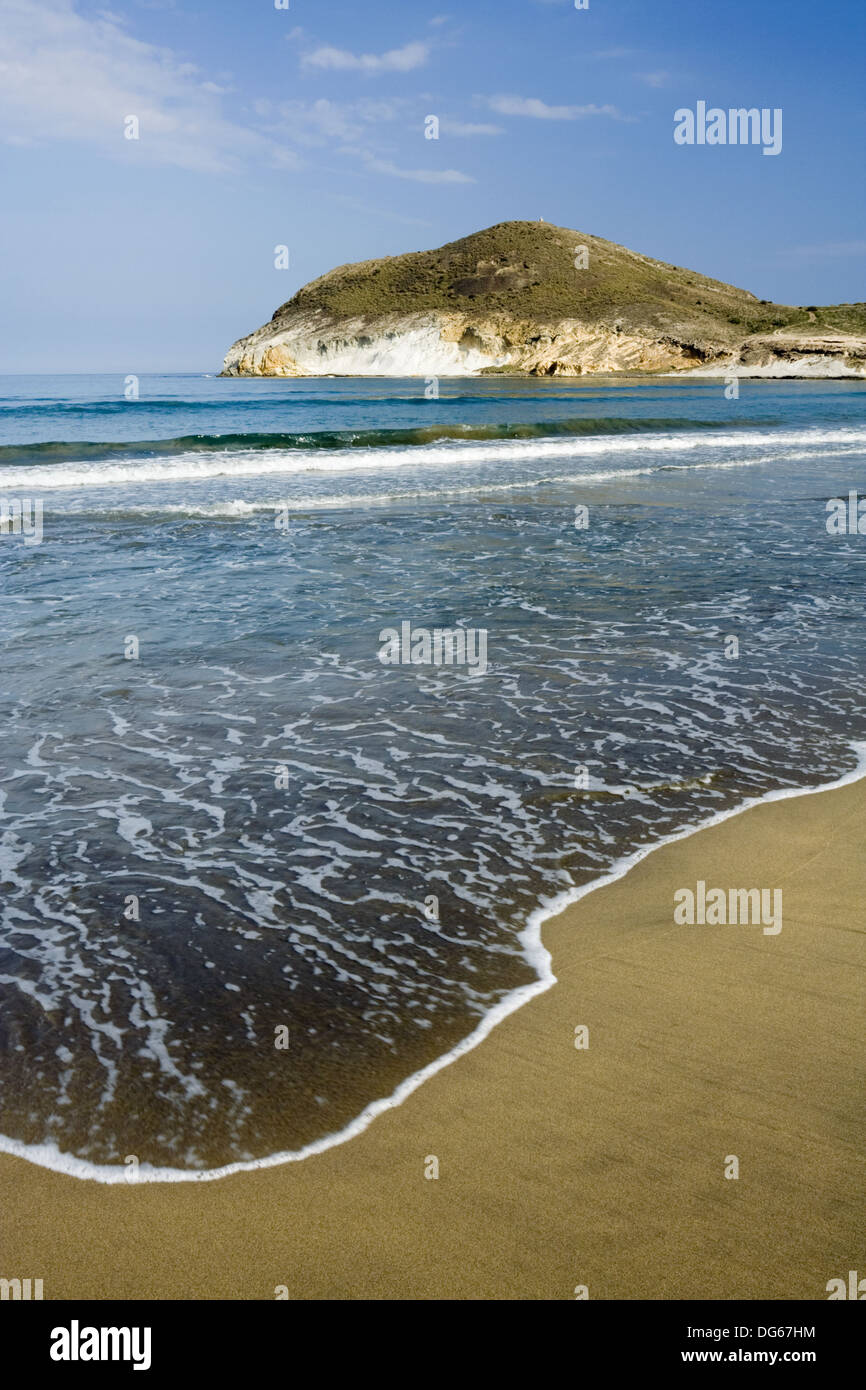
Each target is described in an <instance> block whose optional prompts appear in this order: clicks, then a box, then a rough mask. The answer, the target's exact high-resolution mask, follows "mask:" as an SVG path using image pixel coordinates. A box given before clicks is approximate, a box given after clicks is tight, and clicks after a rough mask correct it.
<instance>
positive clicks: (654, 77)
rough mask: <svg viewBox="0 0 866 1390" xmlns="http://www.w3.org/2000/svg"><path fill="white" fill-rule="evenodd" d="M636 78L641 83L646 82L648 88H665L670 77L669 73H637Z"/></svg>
mask: <svg viewBox="0 0 866 1390" xmlns="http://www.w3.org/2000/svg"><path fill="white" fill-rule="evenodd" d="M635 77H637V78H639V79H640V81H641V82H645V83H646V84H647V86H648V87H663V86H664V85H665V83H666V82H667V80H668V78H669V77H670V73H669V72H663V71H659V72H636V73H635Z"/></svg>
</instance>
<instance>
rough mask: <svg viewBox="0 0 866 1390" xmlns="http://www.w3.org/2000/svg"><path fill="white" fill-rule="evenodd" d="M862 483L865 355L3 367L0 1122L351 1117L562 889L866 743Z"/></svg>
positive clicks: (526, 967) (138, 1149)
mask: <svg viewBox="0 0 866 1390" xmlns="http://www.w3.org/2000/svg"><path fill="white" fill-rule="evenodd" d="M852 494H853V496H852ZM860 497H864V498H866V381H861V380H844V381H830V380H808V381H783V380H759V381H749V380H743V381H740V382H739V383H738V389H737V388H735V387H733V386H731V385H730V384H728V385H727V386H726V385H725V383H724V382H723V381H722V380H720V379H709V378H697V377H677V378H667V377H662V378H640V377H629V378H601V377H590V378H584V379H577V380H568V381H565V380H557V379H550V380H532V379H522V378H508V377H503V376H490V377H468V378H447V379H446V378H443V379H442V380H441V381H439V382H438V383H436V382H433V381H426V382H425V380H424V379H416V378H413V379H397V378H393V379H392V378H387V379H385V378H342V379H339V378H304V379H295V380H273V379H243V378H241V379H238V378H234V379H228V378H220V377H218V376H216V375H212V374H208V373H205V372H202V373H199V374H196V373H187V374H172V375H142V376H141V377H140V378H129V377H124V376H123V375H121V374H118V375H98V376H93V375H85V374H79V375H69V376H50V377H49V376H40V377H24V376H6V377H2V378H0V575H2V579H0V585H2V590H0V592H2V613H3V624H2V647H3V657H2V674H0V701H2V755H0V769H2V770H0V908H2V927H0V1132H2V1136H3V1137H2V1139H0V1148H2V1149H5V1150H6V1151H7V1152H12V1153H19V1154H23V1155H24V1156H25V1157H27V1158H30V1159H32V1160H33V1161H34V1162H36V1163H41V1164H43V1165H45V1166H47V1167H51V1168H57V1169H61V1170H63V1171H66V1172H70V1173H74V1174H76V1175H77V1176H79V1177H82V1178H94V1179H97V1180H100V1181H103V1182H115V1181H117V1182H120V1181H125V1180H129V1179H130V1177H131V1175H132V1176H135V1177H137V1178H146V1179H149V1180H153V1181H194V1180H201V1179H207V1178H213V1177H216V1176H219V1175H221V1174H223V1173H225V1172H231V1171H236V1170H237V1169H238V1168H244V1167H254V1166H259V1165H263V1164H272V1163H281V1162H287V1161H293V1160H299V1159H302V1158H304V1157H305V1156H307V1155H310V1154H313V1153H316V1152H319V1151H320V1150H321V1149H322V1148H326V1147H328V1146H329V1145H331V1144H335V1143H340V1142H344V1141H346V1140H349V1139H351V1137H352V1136H353V1135H354V1134H356V1133H358V1132H359V1130H360V1129H362V1128H364V1127H365V1125H366V1124H368V1123H370V1122H372V1121H374V1120H375V1116H376V1115H377V1114H378V1113H380V1112H381V1110H383V1109H386V1108H388V1107H389V1106H393V1105H395V1104H398V1103H399V1102H400V1100H401V1099H402V1098H403V1097H404V1096H405V1095H406V1094H408V1093H409V1092H410V1091H411V1090H412V1089H413V1088H414V1087H415V1086H417V1085H418V1084H421V1082H422V1081H423V1080H424V1079H425V1078H426V1077H427V1076H429V1075H431V1074H432V1073H433V1072H434V1071H436V1070H437V1069H439V1068H440V1067H442V1066H444V1065H446V1064H447V1063H449V1062H450V1061H451V1060H453V1058H454V1057H457V1056H459V1055H460V1053H461V1052H462V1051H465V1050H466V1049H467V1048H468V1047H470V1046H473V1045H475V1044H476V1043H477V1042H479V1041H480V1040H481V1039H482V1038H483V1037H484V1036H485V1034H486V1033H487V1032H489V1030H490V1028H491V1027H492V1026H494V1025H495V1024H496V1022H497V1021H498V1020H499V1019H500V1018H502V1017H503V1016H504V1015H505V1014H506V1013H508V1012H509V1011H510V1010H512V1009H513V1008H517V1007H519V1006H521V1005H522V1004H524V1003H525V1002H526V1001H527V1000H528V999H530V998H531V997H532V995H533V994H535V993H537V992H538V991H539V990H541V989H545V988H548V987H549V986H550V985H551V984H552V983H553V979H554V973H553V972H554V971H555V961H554V962H553V968H552V969H551V964H550V960H549V957H548V956H547V953H546V951H545V949H544V944H543V921H544V918H545V916H546V915H548V914H549V913H550V912H552V911H554V910H555V909H556V908H557V907H560V906H562V905H563V903H565V902H568V901H572V900H574V899H576V898H577V897H579V896H580V894H582V893H585V892H586V891H587V890H588V889H589V888H591V887H592V885H594V884H596V883H598V882H599V881H602V880H604V879H605V878H607V877H610V876H615V875H616V874H617V873H619V872H622V871H623V868H624V867H627V866H628V864H630V863H632V862H634V861H635V859H636V857H640V856H641V855H643V854H645V853H646V852H648V851H649V850H650V849H651V848H652V847H653V846H655V845H658V844H660V843H663V842H665V841H666V840H669V839H671V838H673V837H675V836H678V835H682V834H684V833H687V832H688V831H689V830H690V829H693V828H694V827H696V826H699V825H702V824H705V823H707V822H708V821H711V820H713V819H714V818H715V819H718V818H721V817H723V816H726V815H730V814H733V813H735V812H736V811H737V810H738V809H739V808H741V807H742V806H744V805H747V804H750V803H752V802H754V801H755V800H756V799H762V798H766V797H770V796H777V795H788V794H792V793H794V792H796V791H799V790H802V789H811V788H816V787H820V786H823V785H826V784H830V783H832V782H834V781H837V780H839V779H845V778H849V777H852V776H855V775H857V774H858V772H862V770H863V752H864V740H866V701H864V688H866V641H864V637H866V630H864V580H866V534H862V533H861V532H860V531H858V529H857V517H858V511H857V506H858V499H859V498H860ZM834 499H837V500H836V501H834ZM863 510H864V513H866V503H864V506H863ZM843 512H844V516H845V518H847V520H845V521H843V522H841V523H840V522H839V520H838V518H839V517H840V516H841V515H842V513H843ZM834 518H835V520H834ZM852 518H853V522H852ZM862 531H863V532H866V516H864V517H863V524H862ZM437 633H438V634H439V639H437V637H436V634H437ZM395 634H397V635H398V637H397V638H395ZM395 642H396V645H395ZM482 650H483V653H484V660H483V661H482V660H480V659H479V657H480V653H481V652H482ZM470 654H474V657H475V658H476V659H475V661H474V662H473V661H472V660H471V659H470ZM449 658H451V659H449ZM743 886H752V885H743ZM579 929H580V927H579V914H578V917H577V919H576V923H575V927H574V930H579ZM482 1045H483V1044H482Z"/></svg>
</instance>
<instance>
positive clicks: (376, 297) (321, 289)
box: [224, 222, 866, 377]
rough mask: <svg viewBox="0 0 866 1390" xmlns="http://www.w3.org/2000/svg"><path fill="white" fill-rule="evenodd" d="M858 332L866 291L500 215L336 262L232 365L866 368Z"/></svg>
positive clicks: (559, 371) (375, 372) (865, 342)
mask: <svg viewBox="0 0 866 1390" xmlns="http://www.w3.org/2000/svg"><path fill="white" fill-rule="evenodd" d="M819 316H820V317H819ZM861 331H862V332H863V333H866V305H859V304H854V305H851V304H849V305H837V306H830V307H829V308H828V309H814V308H813V309H810V310H806V309H804V308H802V307H800V308H798V307H792V306H790V305H780V304H772V303H770V301H768V300H758V299H756V298H755V296H754V295H753V294H751V293H750V292H749V291H747V290H742V289H738V288H737V287H736V286H733V285H728V284H725V283H724V282H722V281H718V280H713V279H711V278H709V277H707V276H705V275H701V274H699V273H698V272H696V271H691V270H686V269H684V268H683V267H681V266H674V265H669V264H667V263H666V262H663V261H656V260H653V259H652V258H651V257H648V256H644V255H641V254H639V253H637V252H635V251H630V250H629V249H628V248H627V247H624V246H619V245H616V244H615V243H613V242H609V241H605V240H604V239H603V238H600V237H594V236H591V235H588V234H582V233H580V232H576V231H573V230H571V229H569V228H567V227H556V226H553V225H550V224H542V223H531V222H503V223H497V224H496V226H494V227H488V228H486V229H484V230H483V231H481V232H475V233H472V234H471V235H470V236H468V237H463V238H461V239H460V240H458V241H455V242H450V243H448V245H446V246H441V247H438V248H436V249H434V250H431V251H420V252H408V253H407V254H405V255H402V256H385V257H382V258H380V259H378V260H371V261H361V262H357V263H355V264H351V265H344V266H336V267H335V268H334V269H333V270H330V271H328V272H327V273H326V274H325V275H322V276H319V277H318V278H317V279H316V280H312V281H310V283H309V284H308V285H305V286H303V287H302V288H301V289H299V290H298V291H297V292H296V293H295V295H294V296H293V297H292V298H291V299H290V300H288V301H287V302H286V303H285V304H282V305H281V306H280V307H279V308H278V309H277V311H276V313H275V314H274V316H273V318H272V319H271V321H270V322H269V323H267V324H264V325H263V327H261V328H259V329H257V330H256V331H255V332H254V333H250V334H248V335H247V336H246V337H244V338H241V339H239V341H238V342H236V343H235V344H234V345H233V347H231V348H230V350H229V352H228V354H227V355H226V358H225V366H224V371H225V373H226V374H227V375H229V376H246V375H250V376H327V375H332V376H418V377H434V376H467V375H474V374H476V373H478V372H485V371H486V372H497V371H498V372H503V373H528V374H531V375H534V376H560V377H569V376H583V375H587V374H592V373H617V372H641V373H657V372H691V371H699V372H702V373H714V374H716V373H718V374H723V373H724V372H726V371H728V370H739V371H740V372H741V374H748V373H750V372H751V373H753V374H759V375H760V374H772V375H785V374H789V375H818V374H821V375H827V376H833V375H839V376H844V375H851V374H852V373H853V374H855V375H863V374H866V337H858V336H857V334H859V333H861Z"/></svg>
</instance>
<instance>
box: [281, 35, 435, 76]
mask: <svg viewBox="0 0 866 1390" xmlns="http://www.w3.org/2000/svg"><path fill="white" fill-rule="evenodd" d="M429 55H430V45H429V43H421V42H418V41H416V42H414V43H407V44H404V46H403V47H402V48H392V49H390V50H389V52H387V53H350V52H349V51H348V49H345V48H330V47H327V46H323V47H321V48H315V49H313V51H312V53H306V54H305V55H304V58H303V62H304V65H305V66H306V67H310V68H325V69H329V70H332V71H337V72H363V73H368V74H370V75H372V76H375V75H377V74H379V73H382V72H411V71H412V70H413V68H420V67H423V66H424V64H425V63H426V62H427V59H428V57H429Z"/></svg>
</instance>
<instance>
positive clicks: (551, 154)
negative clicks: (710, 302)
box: [0, 0, 866, 373]
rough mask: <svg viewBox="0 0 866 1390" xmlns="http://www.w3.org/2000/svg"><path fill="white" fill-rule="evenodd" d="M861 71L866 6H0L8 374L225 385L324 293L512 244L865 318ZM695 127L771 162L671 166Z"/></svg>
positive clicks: (412, 2)
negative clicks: (245, 354) (578, 245)
mask: <svg viewBox="0 0 866 1390" xmlns="http://www.w3.org/2000/svg"><path fill="white" fill-rule="evenodd" d="M109 3H110V0H109ZM864 56H866V7H864V6H863V5H862V4H854V3H852V0H825V2H824V3H821V4H814V3H809V2H808V0H787V3H785V2H784V0H729V3H709V0H699V2H698V0H695V2H693V3H690V4H684V3H682V0H589V8H588V9H586V10H576V9H575V7H574V3H573V0H501V3H494V0H463V2H462V3H461V5H460V7H459V8H458V7H456V6H455V7H453V8H451V9H449V8H448V6H447V4H445V3H443V4H442V7H441V8H439V7H438V0H435V2H434V3H432V4H422V3H418V2H417V0H400V3H399V4H398V3H396V2H395V0H392V3H389V4H383V3H380V0H364V3H362V4H359V3H357V0H354V2H353V3H349V0H315V2H314V0H290V8H288V9H277V8H276V6H275V4H274V0H231V3H230V2H229V0H214V2H213V3H205V2H204V0H125V3H115V4H113V5H112V6H111V8H110V9H109V8H106V7H105V6H103V5H99V4H95V3H89V2H88V0H0V177H2V187H3V193H4V197H3V199H2V205H0V238H2V246H3V249H4V254H3V256H2V258H0V276H2V285H0V296H2V303H3V306H4V313H3V332H2V335H0V371H5V372H10V371H11V372H15V371H19V372H20V371H63V370H66V371H91V370H92V371H100V370H104V371H118V372H124V373H126V372H138V371H144V372H146V371H158V370H180V371H182V370H201V371H211V370H214V369H218V368H219V366H220V364H221V360H222V355H223V353H224V352H225V351H226V349H227V348H228V347H229V345H230V344H231V342H232V341H233V340H234V339H235V338H237V337H239V336H241V334H243V333H246V332H249V331H250V330H251V329H253V328H255V327H258V325H259V324H260V323H262V322H264V321H265V320H266V319H268V318H270V316H271V314H272V313H273V311H274V309H275V308H276V307H277V305H278V304H280V303H282V302H283V301H284V300H286V299H288V298H290V296H291V295H292V294H293V293H294V291H295V290H296V289H297V288H298V286H299V285H301V284H303V283H305V282H306V281H307V280H310V279H312V278H313V277H314V276H316V275H319V274H321V273H322V272H324V271H326V270H328V269H330V267H331V266H334V265H338V264H341V263H343V262H346V261H353V260H362V259H365V258H367V257H371V256H380V255H393V254H397V253H399V252H402V251H409V250H417V249H420V248H422V247H428V246H437V245H440V244H441V243H443V242H445V241H450V240H454V239H455V238H457V237H460V236H464V235H466V234H467V233H469V232H472V231H476V230H478V229H479V228H481V227H485V226H489V225H490V224H491V223H494V222H501V221H504V220H505V219H508V218H536V217H544V218H545V220H546V221H549V222H556V223H559V224H561V225H564V226H569V227H573V228H575V229H577V230H580V231H584V232H589V233H592V234H595V235H597V236H603V237H608V238H610V239H611V240H612V241H617V242H621V243H623V244H625V245H627V246H630V247H631V248H633V249H634V250H638V251H642V252H645V253H646V254H648V255H652V256H656V257H658V258H660V259H662V260H666V261H671V262H673V263H674V264H675V265H683V266H689V267H692V268H694V269H696V270H699V271H701V272H703V273H705V274H708V275H713V276H716V277H718V278H720V279H723V280H728V281H730V282H732V283H734V284H737V285H741V286H742V287H743V288H745V289H749V290H752V291H753V292H754V293H755V294H757V295H758V296H759V297H762V298H768V299H776V300H780V301H782V302H785V303H794V304H813V303H814V304H826V303H835V302H837V301H840V300H841V301H854V300H862V299H864V298H866V288H864V270H866V217H864V211H866V209H864V201H866V195H864V177H863V175H864V157H863V148H864V142H866V93H864V83H863V79H862V73H863V67H864ZM700 100H703V101H706V102H707V103H708V104H709V105H710V106H720V107H723V108H728V107H731V106H737V107H739V106H747V107H752V106H756V107H759V108H762V107H769V108H776V107H780V108H781V109H782V111H783V147H782V152H781V153H780V154H779V155H778V156H776V157H767V156H764V155H763V154H762V151H761V149H760V148H759V147H753V146H745V147H743V146H727V147H709V146H693V147H688V146H678V145H676V144H675V143H674V140H673V129H674V112H675V110H677V109H678V108H680V107H692V108H694V107H695V105H696V103H697V102H698V101H700ZM129 115H135V116H137V117H138V121H139V139H138V140H129V139H126V138H125V137H124V120H125V118H126V117H127V116H129ZM428 115H436V116H437V117H438V118H439V122H440V135H439V139H438V140H427V139H425V138H424V121H425V117H426V116H428ZM279 244H285V245H287V246H288V247H289V248H290V267H289V269H288V270H277V269H275V267H274V247H275V246H276V245H279Z"/></svg>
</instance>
